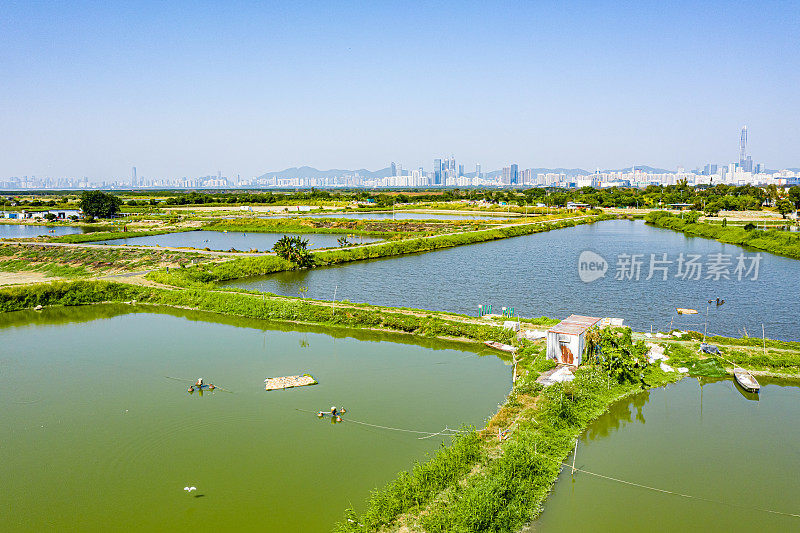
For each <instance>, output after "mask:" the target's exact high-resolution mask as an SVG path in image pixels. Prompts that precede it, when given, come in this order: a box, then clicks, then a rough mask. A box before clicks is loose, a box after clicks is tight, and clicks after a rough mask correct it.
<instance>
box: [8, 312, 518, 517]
mask: <svg viewBox="0 0 800 533" xmlns="http://www.w3.org/2000/svg"><path fill="white" fill-rule="evenodd" d="M70 313H72V315H70ZM0 338H2V344H1V347H0V405H2V409H0V427H2V428H3V431H2V432H0V450H2V453H3V458H4V460H0V479H3V481H4V490H3V491H0V509H2V510H4V511H6V512H2V516H3V518H2V520H3V524H2V526H1V527H0V529H2V530H3V531H49V530H80V531H108V530H109V529H115V528H116V526H115V525H116V524H120V526H119V527H124V528H125V529H131V530H136V531H165V530H183V529H186V527H187V522H193V523H197V524H203V526H204V527H207V528H216V529H221V530H225V531H245V530H247V531H250V530H253V531H256V530H258V531H274V532H284V531H328V530H330V528H331V526H332V524H333V522H334V521H336V520H338V519H339V518H340V517H341V513H342V510H343V509H345V508H347V507H349V506H351V505H352V504H353V503H354V502H355V503H356V504H357V505H360V504H361V502H363V501H365V499H366V498H367V496H368V495H369V492H370V490H372V489H373V488H375V487H378V486H383V485H384V484H386V483H387V482H388V481H390V480H391V479H393V478H394V477H395V476H396V475H397V472H398V471H400V470H402V469H407V468H410V467H411V466H412V465H413V462H414V461H415V460H424V459H425V457H426V454H428V453H434V452H435V451H436V450H437V449H438V448H439V446H440V444H441V443H442V442H445V441H447V440H448V439H447V438H446V437H441V438H439V437H436V438H431V439H425V440H420V439H418V438H417V437H418V436H419V435H418V434H412V433H403V432H397V431H388V430H383V429H380V428H379V427H371V426H362V425H359V424H357V423H355V421H356V420H358V421H364V422H368V423H371V424H375V425H377V426H391V427H396V428H406V429H409V430H417V431H425V432H431V433H435V432H438V431H440V430H441V429H442V428H444V427H459V426H460V425H461V424H472V425H476V426H481V425H483V423H484V421H485V419H486V417H488V416H490V415H491V414H492V413H493V412H494V410H495V409H496V405H497V404H498V402H500V401H502V399H503V398H504V396H505V394H506V393H507V392H508V388H509V386H510V380H511V373H510V370H509V368H508V367H507V366H506V365H505V364H504V363H503V362H501V361H500V360H498V359H497V358H495V357H481V356H479V355H478V354H476V353H475V352H474V351H472V350H473V349H474V348H473V346H472V345H467V344H464V343H456V342H448V343H441V342H438V341H436V340H435V339H419V341H421V342H420V343H418V342H417V340H416V339H415V338H414V337H412V336H410V335H400V334H385V333H379V332H369V331H361V330H348V329H343V328H341V329H340V328H330V329H326V328H321V327H319V328H314V327H302V326H297V325H282V326H276V327H273V325H270V324H269V323H267V322H264V321H261V320H249V319H240V318H236V317H230V316H224V315H218V314H212V313H198V312H194V311H188V310H176V309H169V308H158V307H155V306H146V305H140V304H137V305H99V306H79V307H68V308H45V309H44V310H43V311H41V312H38V313H37V312H13V313H2V314H0ZM425 346H429V347H430V348H426V347H425ZM305 372H309V373H312V374H313V375H314V377H315V378H316V379H317V380H318V381H319V384H318V385H315V386H313V387H299V388H294V389H287V390H285V391H273V392H269V393H268V392H265V390H264V383H263V379H264V378H265V376H286V375H297V374H302V373H305ZM199 376H202V377H203V378H204V383H209V384H210V383H214V385H215V388H214V390H213V391H211V390H208V389H204V390H201V391H195V392H193V393H191V394H189V393H188V392H187V391H188V387H189V386H190V385H191V384H192V383H196V382H197V381H196V380H197V379H198V377H199ZM54 382H58V383H59V384H61V383H64V384H68V385H67V386H59V387H54V386H53V383H54ZM209 388H210V387H209ZM331 405H346V406H347V407H348V415H347V417H346V418H343V422H342V423H341V424H339V423H337V424H336V425H335V426H331V425H329V424H322V423H319V420H318V418H317V416H316V413H317V412H318V410H320V409H328V408H329V407H330V406H331ZM351 410H352V416H353V422H354V423H348V421H349V420H348V418H349V417H350V412H351ZM333 458H335V460H334V459H333ZM192 486H194V487H197V490H196V493H198V494H202V495H203V496H204V498H203V499H202V503H201V504H198V500H196V499H195V498H194V497H192V496H193V495H194V494H195V493H194V492H193V493H192V496H189V495H187V492H186V491H184V487H192ZM323 501H324V502H325V505H324V506H323V505H320V502H323ZM42 502H47V505H43V504H42ZM142 509H146V512H142ZM109 524H111V525H112V526H111V527H110V526H109Z"/></svg>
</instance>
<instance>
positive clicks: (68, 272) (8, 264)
mask: <svg viewBox="0 0 800 533" xmlns="http://www.w3.org/2000/svg"><path fill="white" fill-rule="evenodd" d="M0 270H2V271H3V272H22V271H24V272H40V273H42V274H44V275H45V276H49V277H61V278H82V277H88V276H91V275H92V273H91V272H89V271H87V270H86V269H85V268H83V267H72V266H67V265H59V264H54V263H37V262H30V261H25V260H23V259H9V260H6V261H0Z"/></svg>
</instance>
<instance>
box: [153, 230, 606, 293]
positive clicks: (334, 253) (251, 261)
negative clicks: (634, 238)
mask: <svg viewBox="0 0 800 533" xmlns="http://www.w3.org/2000/svg"><path fill="white" fill-rule="evenodd" d="M610 218H614V217H611V216H595V217H588V216H587V217H583V218H575V219H567V220H557V221H552V222H543V223H528V224H519V225H513V226H505V227H500V228H493V229H489V230H482V231H474V232H467V233H456V234H452V235H437V236H434V237H425V238H417V239H406V240H401V241H392V242H386V243H380V244H368V245H365V246H357V247H353V248H345V249H340V250H328V251H322V252H316V253H315V254H314V259H315V264H316V265H317V266H321V265H333V264H338V263H346V262H349V261H361V260H364V259H376V258H379V257H389V256H395V255H402V254H410V253H419V252H429V251H433V250H439V249H442V248H450V247H453V246H461V245H465V244H473V243H478V242H484V241H492V240H497V239H505V238H508V237H516V236H519V235H529V234H532V233H538V232H541V231H549V230H552V229H558V228H565V227H570V226H575V225H578V224H587V223H592V222H596V221H598V220H606V219H610ZM293 268H295V266H294V264H293V263H291V262H290V261H286V260H285V259H282V258H280V257H275V256H260V257H242V258H237V259H233V260H231V261H226V262H224V263H215V264H210V265H200V266H197V267H192V268H186V269H181V270H179V271H177V270H176V271H171V272H169V273H166V272H151V273H150V274H148V279H151V280H153V281H157V282H159V283H164V284H167V285H175V286H179V287H190V286H196V285H197V284H204V283H211V282H214V281H226V280H232V279H239V278H246V277H253V276H264V275H267V274H272V273H274V272H281V271H284V270H292V269H293Z"/></svg>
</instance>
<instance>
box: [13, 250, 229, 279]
mask: <svg viewBox="0 0 800 533" xmlns="http://www.w3.org/2000/svg"><path fill="white" fill-rule="evenodd" d="M211 259H214V257H213V256H210V255H204V254H198V253H192V252H176V251H173V250H161V249H158V248H155V249H153V248H143V249H124V248H118V247H113V246H109V247H104V248H97V247H91V248H89V247H77V246H42V245H37V244H3V245H0V271H6V272H18V271H34V272H42V273H44V274H46V275H48V276H58V277H88V276H95V275H99V274H103V273H110V272H120V271H128V272H133V271H138V270H145V269H153V268H159V267H164V266H171V267H176V266H177V267H180V266H186V265H189V264H192V263H200V262H203V261H209V260H211Z"/></svg>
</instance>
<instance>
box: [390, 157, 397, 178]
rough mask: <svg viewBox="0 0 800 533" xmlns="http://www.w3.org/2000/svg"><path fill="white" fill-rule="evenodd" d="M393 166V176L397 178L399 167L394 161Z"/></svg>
mask: <svg viewBox="0 0 800 533" xmlns="http://www.w3.org/2000/svg"><path fill="white" fill-rule="evenodd" d="M391 166H392V176H397V165H395V164H394V161H392V165H391Z"/></svg>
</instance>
